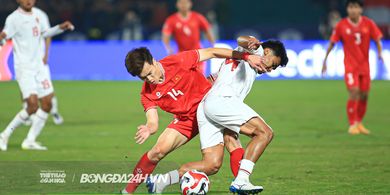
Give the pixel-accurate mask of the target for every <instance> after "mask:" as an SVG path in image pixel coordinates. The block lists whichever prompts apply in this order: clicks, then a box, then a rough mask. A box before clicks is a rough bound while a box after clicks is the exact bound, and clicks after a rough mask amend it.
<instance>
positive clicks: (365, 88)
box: [357, 74, 371, 135]
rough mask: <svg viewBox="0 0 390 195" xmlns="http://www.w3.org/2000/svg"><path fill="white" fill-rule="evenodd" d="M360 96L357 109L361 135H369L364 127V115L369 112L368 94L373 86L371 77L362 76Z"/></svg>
mask: <svg viewBox="0 0 390 195" xmlns="http://www.w3.org/2000/svg"><path fill="white" fill-rule="evenodd" d="M359 79H360V85H359V89H360V94H359V102H358V108H357V122H358V128H359V131H360V133H362V134H365V135H368V134H370V131H369V130H368V129H367V128H366V127H364V125H363V123H362V121H363V118H364V115H365V114H366V111H367V102H368V93H369V91H370V85H371V78H370V75H369V74H367V75H360V77H359Z"/></svg>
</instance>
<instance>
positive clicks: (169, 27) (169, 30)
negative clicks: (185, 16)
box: [162, 17, 173, 35]
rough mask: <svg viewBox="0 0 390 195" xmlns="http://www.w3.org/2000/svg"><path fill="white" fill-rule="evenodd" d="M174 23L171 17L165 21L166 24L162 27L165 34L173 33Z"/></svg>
mask: <svg viewBox="0 0 390 195" xmlns="http://www.w3.org/2000/svg"><path fill="white" fill-rule="evenodd" d="M172 24H173V22H172V18H171V17H169V18H167V19H166V20H165V22H164V25H163V28H162V33H163V34H165V35H171V34H172V32H173V25H172Z"/></svg>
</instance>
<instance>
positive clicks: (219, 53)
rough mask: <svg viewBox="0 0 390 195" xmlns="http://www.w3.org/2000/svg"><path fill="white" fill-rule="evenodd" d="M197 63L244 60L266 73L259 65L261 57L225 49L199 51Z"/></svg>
mask: <svg viewBox="0 0 390 195" xmlns="http://www.w3.org/2000/svg"><path fill="white" fill-rule="evenodd" d="M198 52H199V61H205V60H209V59H211V58H232V59H236V60H245V61H247V62H248V63H249V65H251V66H252V67H253V68H255V69H257V70H258V71H259V72H266V71H267V69H266V68H265V67H264V65H263V64H262V63H261V57H260V56H258V55H251V54H248V53H244V52H239V51H234V50H232V49H225V48H206V49H199V50H198Z"/></svg>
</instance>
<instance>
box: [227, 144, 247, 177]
mask: <svg viewBox="0 0 390 195" xmlns="http://www.w3.org/2000/svg"><path fill="white" fill-rule="evenodd" d="M244 153H245V150H244V149H243V148H237V149H235V150H233V151H232V152H231V153H230V169H231V170H232V173H233V175H234V177H236V176H237V174H238V169H239V168H240V161H241V160H242V157H244Z"/></svg>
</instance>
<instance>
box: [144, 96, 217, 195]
mask: <svg viewBox="0 0 390 195" xmlns="http://www.w3.org/2000/svg"><path fill="white" fill-rule="evenodd" d="M203 106H204V104H203V102H201V103H200V104H199V106H198V110H197V120H198V126H199V137H200V145H201V149H202V160H200V161H197V162H190V163H187V164H184V165H182V166H181V167H180V169H178V170H173V171H170V172H168V173H166V174H159V175H155V176H153V177H149V178H148V181H147V186H148V191H149V193H162V192H163V190H164V189H165V188H166V187H167V186H169V185H172V184H176V183H179V178H180V177H181V176H182V175H183V174H184V173H185V172H187V171H189V170H193V169H195V170H198V171H202V172H204V173H206V174H207V175H212V174H215V173H216V172H218V170H219V168H220V167H221V165H222V161H223V152H224V145H223V141H224V140H223V133H222V129H223V127H221V126H217V125H216V124H213V123H212V122H211V121H210V120H208V119H207V118H206V116H205V114H204V110H203ZM166 178H168V179H166Z"/></svg>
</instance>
